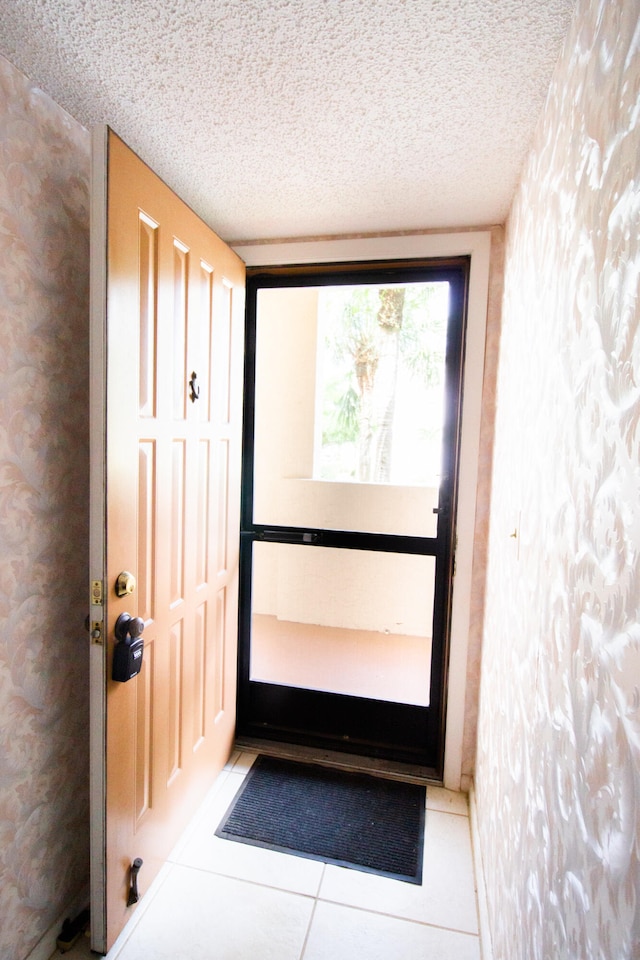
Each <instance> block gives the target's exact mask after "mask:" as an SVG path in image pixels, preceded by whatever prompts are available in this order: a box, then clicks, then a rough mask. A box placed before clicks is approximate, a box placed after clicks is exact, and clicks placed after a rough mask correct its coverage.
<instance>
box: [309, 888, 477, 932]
mask: <svg viewBox="0 0 640 960" xmlns="http://www.w3.org/2000/svg"><path fill="white" fill-rule="evenodd" d="M317 899H318V900H319V901H321V902H322V903H330V904H331V906H333V907H344V909H345V910H358V911H359V912H360V913H370V914H373V915H374V916H376V917H386V918H387V919H388V920H402V921H403V922H404V923H414V924H416V926H418V927H432V928H433V929H434V930H444V931H446V932H447V933H459V934H461V936H463V937H474V938H475V939H476V940H478V939H479V937H480V935H479V933H473V932H472V931H470V930H458V929H457V928H456V927H445V926H443V925H442V924H440V923H427V922H426V921H424V920H416V919H415V918H413V917H401V916H399V915H398V914H397V913H385V912H384V910H371V909H369V907H360V906H357V905H356V904H352V903H341V902H340V900H330V899H329V898H325V897H318V898H317Z"/></svg>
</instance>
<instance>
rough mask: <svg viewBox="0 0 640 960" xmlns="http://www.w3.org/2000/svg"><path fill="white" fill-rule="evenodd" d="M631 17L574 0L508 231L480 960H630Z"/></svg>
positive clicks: (625, 7) (636, 923) (633, 656)
mask: <svg viewBox="0 0 640 960" xmlns="http://www.w3.org/2000/svg"><path fill="white" fill-rule="evenodd" d="M638 14H639V8H638V4H637V3H629V2H626V0H579V2H578V5H577V9H576V14H575V19H574V22H573V26H572V28H571V30H570V32H569V35H568V38H567V41H566V45H565V49H564V53H563V54H562V57H561V59H560V61H559V63H558V66H557V69H556V72H555V75H554V78H553V81H552V84H551V88H550V92H549V97H548V101H547V104H546V108H545V111H544V113H543V116H542V118H541V121H540V124H539V126H538V129H537V133H536V136H535V139H534V142H533V144H532V148H531V153H530V156H529V159H528V161H527V164H526V166H525V169H524V172H523V176H522V182H521V185H520V188H519V191H518V194H517V196H516V199H515V201H514V204H513V208H512V211H511V214H510V217H509V222H508V228H507V249H506V272H505V294H504V307H503V319H502V323H503V335H502V344H501V357H500V370H499V380H498V400H497V419H496V436H495V457H494V475H493V496H492V509H491V518H490V540H489V570H488V583H487V600H486V619H485V626H484V647H483V660H482V687H481V703H480V719H479V741H478V764H477V775H476V791H477V808H478V824H479V839H480V844H481V849H482V856H483V861H484V867H485V879H486V887H487V893H488V898H489V915H490V923H491V928H492V934H493V950H494V957H495V958H496V960H578V958H579V960H604V958H607V960H631V958H638V957H640V910H639V909H638V907H639V904H640V848H639V844H640V839H639V833H638V824H639V823H640V695H639V689H640V330H639V323H638V320H639V308H638V295H639V294H640V289H639V286H640V284H639V280H640V128H639V126H638V118H639V111H640V47H639V43H640V25H639V22H638ZM514 531H515V532H517V536H516V537H512V533H514Z"/></svg>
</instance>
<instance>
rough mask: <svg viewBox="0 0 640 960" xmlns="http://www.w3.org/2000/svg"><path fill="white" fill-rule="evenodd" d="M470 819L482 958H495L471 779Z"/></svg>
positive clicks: (474, 792) (476, 810) (474, 796)
mask: <svg viewBox="0 0 640 960" xmlns="http://www.w3.org/2000/svg"><path fill="white" fill-rule="evenodd" d="M469 819H470V823H471V844H472V847H473V865H474V871H475V875H476V896H477V898H478V925H479V927H480V952H481V954H482V960H494V956H493V945H492V943H491V927H490V926H489V909H488V906H487V888H486V885H485V877H484V866H483V863H482V850H481V848H480V835H479V831H478V809H477V807H476V791H475V784H474V782H473V780H471V782H470V785H469Z"/></svg>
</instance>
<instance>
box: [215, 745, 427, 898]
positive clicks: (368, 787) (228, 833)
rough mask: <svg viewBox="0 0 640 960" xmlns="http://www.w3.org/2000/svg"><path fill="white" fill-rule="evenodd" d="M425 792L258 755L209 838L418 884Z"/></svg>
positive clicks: (402, 784) (366, 776) (420, 869)
mask: <svg viewBox="0 0 640 960" xmlns="http://www.w3.org/2000/svg"><path fill="white" fill-rule="evenodd" d="M425 799H426V790H425V788H424V787H423V786H418V785H416V784H413V783H401V782H399V781H397V780H383V779H382V778H380V777H373V776H369V775H367V774H359V773H349V772H345V771H343V770H332V769H330V768H328V767H321V766H318V765H316V764H304V763H296V762H295V761H291V760H278V759H275V758H273V757H265V756H260V757H258V759H257V760H256V762H255V763H254V765H253V767H252V768H251V770H250V772H249V774H248V775H247V777H246V779H245V781H244V783H243V786H242V788H241V790H240V791H239V792H238V794H237V796H236V798H235V799H234V801H233V803H232V804H231V806H230V807H229V809H228V810H227V812H226V814H225V816H224V818H223V820H222V822H221V824H220V826H219V827H218V829H217V830H216V836H217V837H222V838H224V839H225V840H237V841H239V842H240V843H249V844H253V845H254V846H257V847H266V848H267V849H269V850H280V851H282V852H283V853H291V854H295V855H296V856H300V857H307V858H309V859H311V860H323V861H324V862H325V863H335V864H338V866H342V867H353V868H354V869H356V870H363V871H365V872H367V873H378V874H382V875H383V876H386V877H393V878H394V879H396V880H406V881H407V882H409V883H422V851H423V845H424V816H425Z"/></svg>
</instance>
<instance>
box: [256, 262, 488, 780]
mask: <svg viewBox="0 0 640 960" xmlns="http://www.w3.org/2000/svg"><path fill="white" fill-rule="evenodd" d="M468 269H469V262H468V259H466V258H459V259H456V260H454V261H432V262H431V263H423V264H384V265H383V264H364V265H357V266H356V265H351V266H347V265H345V266H341V265H333V266H332V265H328V266H326V267H316V268H311V269H309V268H304V267H301V268H299V269H295V268H294V269H291V270H289V269H287V268H282V269H274V270H273V271H265V272H264V273H261V274H259V273H257V272H256V273H255V274H254V275H253V276H252V277H251V278H250V280H249V284H248V290H249V294H248V303H247V328H246V336H247V351H246V378H245V379H246V387H245V435H244V467H243V491H244V501H243V508H242V601H241V656H240V672H239V676H240V694H239V709H238V717H239V729H240V732H241V733H244V734H245V735H247V736H251V737H258V738H261V739H276V740H277V739H280V740H283V741H285V742H296V743H306V744H309V745H315V746H319V747H322V748H327V747H329V748H332V749H336V750H345V751H349V752H360V753H363V754H369V755H373V756H384V757H388V758H390V759H397V760H400V759H402V760H408V761H410V762H413V763H419V764H421V765H423V766H426V767H428V768H430V770H431V771H432V773H433V775H434V776H440V775H441V773H442V768H443V759H444V716H445V709H444V708H445V696H446V677H447V667H448V644H449V632H448V631H449V620H450V596H451V579H452V575H453V548H454V540H455V530H454V522H453V518H454V516H455V503H456V494H457V464H458V449H459V436H460V419H461V383H462V371H463V355H464V330H465V320H466V290H467V282H468Z"/></svg>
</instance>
